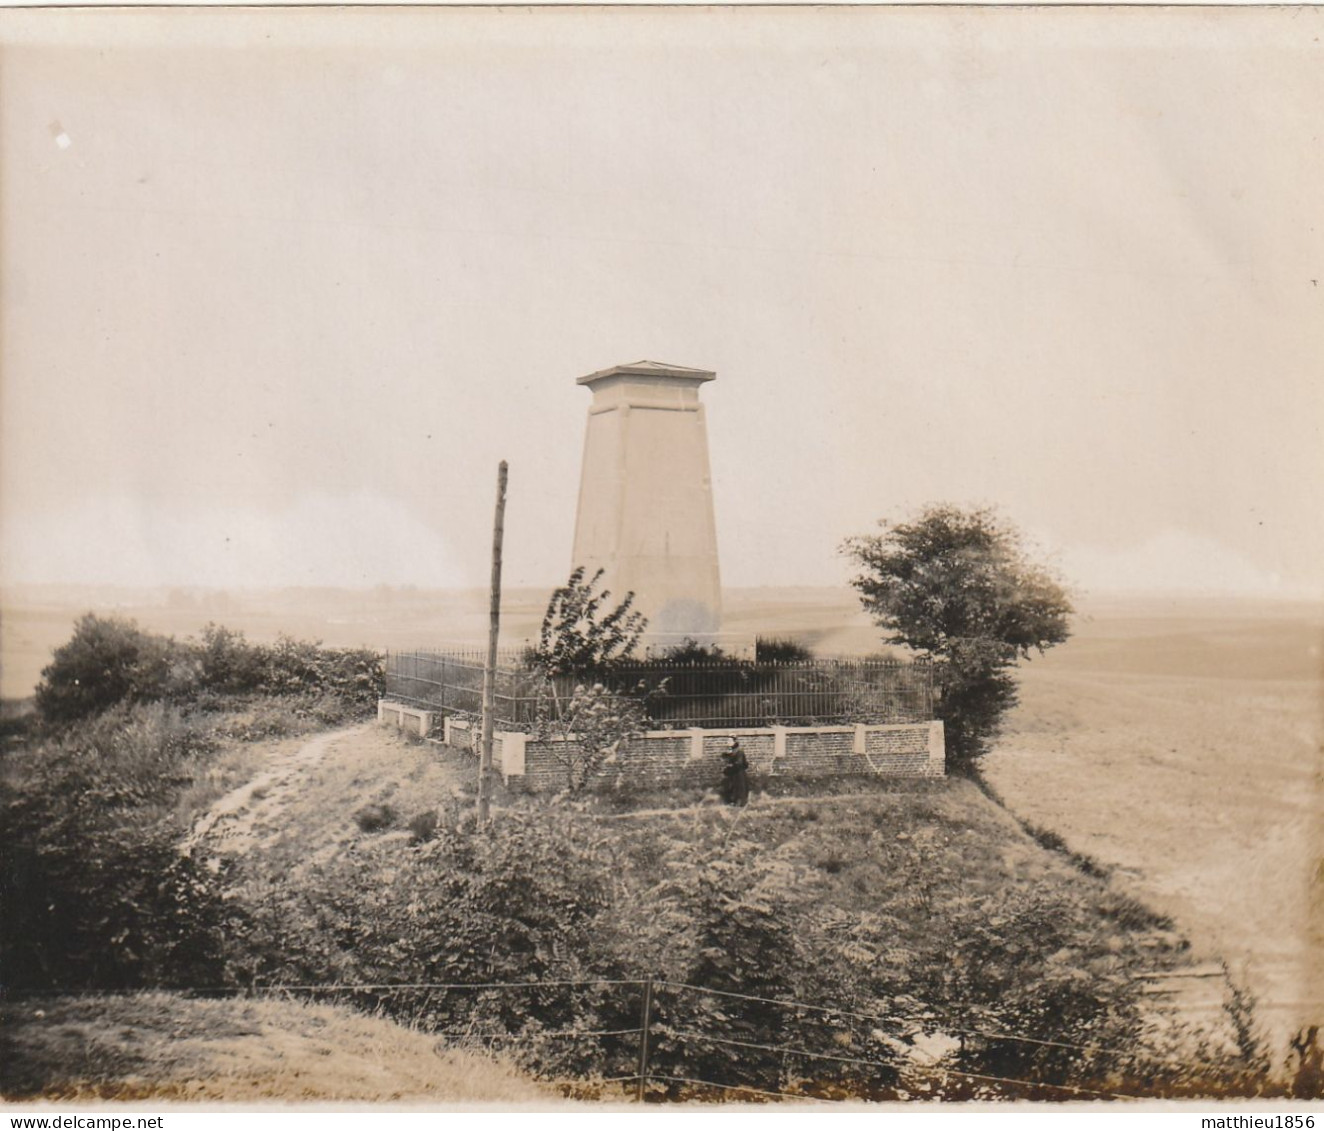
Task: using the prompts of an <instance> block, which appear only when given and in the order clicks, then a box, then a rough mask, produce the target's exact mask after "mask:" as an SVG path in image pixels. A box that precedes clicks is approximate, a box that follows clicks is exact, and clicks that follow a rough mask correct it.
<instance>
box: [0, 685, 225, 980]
mask: <svg viewBox="0 0 1324 1131" xmlns="http://www.w3.org/2000/svg"><path fill="white" fill-rule="evenodd" d="M212 746H213V744H212V741H211V739H210V738H209V736H208V735H207V733H206V732H205V731H204V730H202V729H201V728H200V727H198V726H197V725H196V724H194V723H193V722H192V721H191V720H190V719H189V718H187V717H185V716H184V715H182V714H181V713H180V712H179V711H178V710H177V709H175V708H172V707H168V706H165V705H163V704H152V705H146V706H144V705H135V706H122V707H118V708H114V709H112V710H111V711H108V712H106V713H104V714H102V715H101V716H99V717H98V718H96V719H95V720H91V721H89V722H86V723H84V724H81V725H76V726H74V727H72V728H69V729H66V730H65V731H63V732H62V733H61V734H60V735H58V736H55V737H50V738H47V739H46V740H44V741H41V742H38V743H35V744H33V745H32V746H30V747H27V748H24V749H23V750H21V751H18V752H16V753H15V754H13V755H11V757H10V758H9V759H8V761H7V764H6V774H5V780H4V782H3V785H0V806H3V810H2V812H3V818H2V819H0V858H3V860H4V864H5V866H4V868H3V869H2V870H0V970H3V971H4V978H5V982H6V984H7V985H9V986H11V987H23V988H41V989H46V988H56V989H76V988H84V987H86V988H97V989H118V988H128V987H136V986H145V985H169V984H190V983H192V984H199V983H202V984H205V983H206V982H207V981H209V980H213V979H214V977H215V973H214V972H215V970H216V968H217V962H218V961H219V959H218V955H219V949H218V948H219V943H218V941H217V940H218V938H219V935H220V931H219V930H218V929H217V924H218V923H219V921H220V919H221V903H220V900H219V898H218V896H217V883H218V880H217V878H216V877H214V876H212V875H211V873H209V872H207V871H206V870H205V869H202V868H201V867H199V866H198V865H197V864H196V863H195V862H194V861H192V860H191V859H187V858H182V857H181V856H180V854H179V851H178V848H177V845H178V842H179V839H180V837H181V836H182V835H183V832H184V830H183V828H181V826H180V825H179V824H178V822H177V820H176V818H175V815H174V812H173V801H174V798H175V797H176V796H177V795H178V792H179V790H180V789H181V788H182V785H183V784H184V783H187V782H189V781H191V780H192V778H193V773H194V770H195V768H196V766H197V764H198V763H199V762H200V761H201V760H203V759H205V758H206V756H207V755H208V754H209V753H210V751H211V749H212Z"/></svg>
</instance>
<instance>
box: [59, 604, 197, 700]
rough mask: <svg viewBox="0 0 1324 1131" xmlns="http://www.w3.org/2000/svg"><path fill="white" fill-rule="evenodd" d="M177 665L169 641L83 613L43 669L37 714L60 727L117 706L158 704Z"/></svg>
mask: <svg viewBox="0 0 1324 1131" xmlns="http://www.w3.org/2000/svg"><path fill="white" fill-rule="evenodd" d="M179 659H180V655H179V649H178V648H177V646H176V645H175V642H174V641H173V640H170V639H168V638H166V637H162V636H156V635H154V634H152V633H148V632H144V631H143V630H142V629H140V628H139V627H138V625H137V624H136V623H135V622H134V621H131V620H123V619H121V618H119V617H99V616H97V615H95V614H94V613H88V614H86V615H85V616H83V617H81V618H79V620H78V623H77V624H76V625H75V626H74V634H73V636H72V637H70V639H69V640H68V641H66V642H65V643H64V644H62V645H60V647H59V648H57V649H56V650H55V654H54V656H53V657H52V659H51V662H50V663H49V664H48V665H47V666H46V667H45V668H43V669H42V673H41V682H40V683H38V684H37V692H36V700H37V710H38V711H40V712H41V715H42V717H43V718H44V719H46V720H47V721H49V722H57V723H65V722H71V721H73V720H74V719H81V718H86V717H87V716H88V715H94V714H96V713H97V712H99V711H104V710H105V709H106V708H108V707H112V706H114V705H115V704H117V703H121V702H145V701H149V700H153V699H160V698H163V697H164V696H165V695H166V694H167V693H168V692H169V690H170V685H171V677H172V669H173V667H174V665H175V663H176V662H177V661H178V660H179Z"/></svg>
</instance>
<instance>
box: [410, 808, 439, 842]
mask: <svg viewBox="0 0 1324 1131" xmlns="http://www.w3.org/2000/svg"><path fill="white" fill-rule="evenodd" d="M405 827H406V828H408V829H409V832H410V833H411V835H412V836H413V838H414V843H415V844H426V843H427V842H428V841H430V840H432V839H433V837H435V836H436V835H437V811H436V810H435V809H425V810H424V811H423V812H422V813H415V814H414V815H413V816H412V817H410V818H409V821H408V822H407V823H406V826H405Z"/></svg>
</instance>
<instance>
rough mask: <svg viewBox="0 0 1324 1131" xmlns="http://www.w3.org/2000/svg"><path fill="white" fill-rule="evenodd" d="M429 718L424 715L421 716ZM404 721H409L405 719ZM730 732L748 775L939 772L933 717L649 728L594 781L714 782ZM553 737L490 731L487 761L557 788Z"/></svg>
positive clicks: (385, 704) (562, 780)
mask: <svg viewBox="0 0 1324 1131" xmlns="http://www.w3.org/2000/svg"><path fill="white" fill-rule="evenodd" d="M377 717H378V718H379V719H380V720H382V721H384V722H395V723H397V725H401V726H403V725H406V720H408V723H409V724H413V725H418V724H417V723H416V722H415V719H414V718H411V717H410V716H409V715H408V714H406V712H405V711H402V710H401V709H400V708H399V705H398V704H394V703H390V702H389V701H387V700H383V701H382V703H381V704H380V705H379V707H378V713H377ZM430 721H431V720H430V719H429V722H430ZM411 729H412V726H411ZM442 734H443V741H444V742H445V743H446V744H447V745H448V746H454V747H457V748H459V749H461V750H475V751H476V750H477V748H478V726H477V723H476V722H473V721H471V720H468V719H459V718H452V717H447V718H446V719H445V720H443V732H442ZM731 735H735V736H737V737H738V738H739V739H740V745H741V746H742V747H744V750H745V756H746V757H747V758H748V759H749V768H750V773H751V774H752V775H753V776H754V777H755V778H756V779H758V778H765V779H766V778H769V777H788V778H831V777H841V776H844V775H847V774H874V775H880V776H887V777H941V776H942V775H943V774H944V773H945V772H946V759H945V755H944V747H943V732H942V723H941V722H925V723H888V724H879V725H868V724H858V725H855V726H834V727H760V728H752V729H746V730H702V729H699V728H697V727H696V728H691V729H688V730H654V731H649V732H647V733H646V734H644V735H643V736H642V737H640V738H638V739H635V740H634V741H633V742H631V743H630V744H629V745H628V746H627V747H626V748H625V749H624V750H623V751H621V753H620V755H619V756H618V757H617V759H616V760H615V761H614V762H610V763H608V764H606V765H605V766H603V767H602V768H601V769H600V770H599V772H598V774H597V776H596V781H597V782H598V783H600V784H601V785H603V786H610V785H612V784H614V783H615V782H617V781H624V782H629V783H630V784H631V785H632V786H634V787H636V788H656V787H668V786H680V785H688V786H716V785H718V784H719V783H720V782H721V780H722V759H721V752H722V751H723V750H724V749H726V740H727V738H728V737H730V736H731ZM558 745H560V743H558V742H557V741H555V740H545V739H537V738H534V737H532V736H531V735H527V734H520V733H516V732H510V731H497V732H496V734H495V735H494V736H493V744H492V762H493V765H494V766H495V767H496V768H497V769H498V770H499V771H500V772H501V776H502V778H504V779H505V781H506V784H507V785H510V786H512V787H515V788H519V789H524V790H528V791H530V792H535V793H541V792H551V791H555V790H558V789H562V788H564V787H565V784H566V770H565V767H564V766H563V765H562V764H561V763H560V762H559V761H558V760H557V758H556V747H557V746H558Z"/></svg>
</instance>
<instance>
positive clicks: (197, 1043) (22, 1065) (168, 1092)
mask: <svg viewBox="0 0 1324 1131" xmlns="http://www.w3.org/2000/svg"><path fill="white" fill-rule="evenodd" d="M0 1094H2V1095H4V1097H5V1098H6V1099H9V1100H20V1101H21V1100H35V1099H46V1100H52V1099H55V1100H82V1101H86V1100H148V1099H151V1100H176V1101H179V1100H184V1101H199V1102H201V1101H229V1102H249V1103H252V1102H256V1101H260V1100H280V1101H283V1102H287V1103H296V1102H315V1101H340V1102H348V1101H375V1102H386V1101H393V1102H402V1103H410V1102H414V1103H434V1104H435V1103H512V1104H513V1103H527V1102H532V1101H537V1100H543V1101H545V1100H546V1098H547V1095H548V1093H547V1092H546V1091H545V1090H544V1089H542V1088H540V1087H539V1086H538V1085H537V1084H535V1083H533V1082H532V1081H530V1080H529V1079H528V1078H526V1077H524V1076H522V1075H520V1074H519V1073H518V1072H517V1071H515V1070H514V1069H513V1068H511V1067H510V1066H509V1065H506V1064H503V1063H501V1062H500V1061H498V1060H495V1059H493V1058H491V1057H486V1056H482V1055H478V1054H474V1053H468V1052H457V1051H454V1050H449V1049H446V1048H443V1047H439V1045H438V1042H437V1041H436V1040H435V1039H434V1038H430V1037H427V1036H425V1035H423V1034H421V1033H414V1032H410V1031H408V1030H406V1029H402V1028H401V1027H400V1026H398V1025H395V1024H393V1023H392V1022H390V1021H388V1020H385V1019H383V1018H376V1017H364V1016H362V1015H360V1014H356V1013H353V1012H351V1011H349V1010H345V1009H338V1008H333V1007H329V1006H318V1005H305V1004H301V1003H298V1002H292V1001H201V1000H190V999H186V998H181V997H176V996H172V995H170V994H164V993H148V994H139V995H126V996H118V995H116V996H105V997H92V998H82V999H77V1000H75V999H70V998H58V999H54V1000H46V1001H41V1002H28V1003H22V1004H14V1005H8V1006H6V1007H5V1018H4V1024H3V1026H0Z"/></svg>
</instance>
